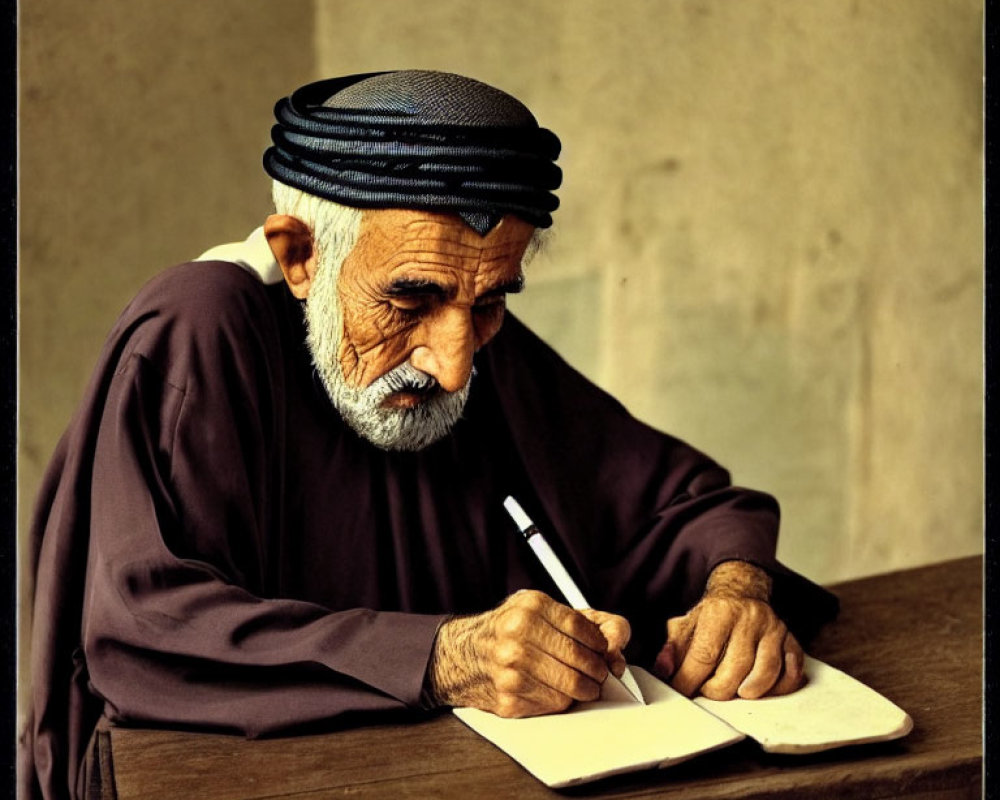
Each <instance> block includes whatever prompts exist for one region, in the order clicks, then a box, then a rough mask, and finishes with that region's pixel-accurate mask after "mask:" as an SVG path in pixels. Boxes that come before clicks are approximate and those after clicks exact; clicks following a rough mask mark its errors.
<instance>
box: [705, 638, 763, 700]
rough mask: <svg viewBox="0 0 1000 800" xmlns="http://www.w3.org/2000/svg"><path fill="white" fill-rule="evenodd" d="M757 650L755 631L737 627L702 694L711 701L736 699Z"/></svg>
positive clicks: (750, 668) (751, 666)
mask: <svg viewBox="0 0 1000 800" xmlns="http://www.w3.org/2000/svg"><path fill="white" fill-rule="evenodd" d="M779 647H780V644H779ZM757 649H758V643H757V638H756V635H755V633H754V632H753V630H752V629H748V628H746V627H739V626H738V627H736V628H735V629H734V630H733V631H732V632H731V633H730V635H729V639H728V641H726V642H725V645H724V648H723V652H722V657H721V658H720V659H719V662H718V664H717V665H716V667H715V672H714V673H713V674H712V676H711V677H710V678H709V679H708V680H706V681H705V682H704V683H703V684H702V685H701V687H700V688H701V693H702V694H703V695H705V697H707V698H709V699H710V700H731V699H732V698H733V697H735V696H736V690H737V689H738V688H739V686H740V684H741V683H743V681H744V679H745V678H746V677H747V675H748V674H749V673H750V672H751V671H752V670H753V666H754V660H755V658H756V655H757ZM779 663H780V662H779ZM775 678H777V675H775Z"/></svg>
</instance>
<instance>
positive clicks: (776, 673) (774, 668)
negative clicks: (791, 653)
mask: <svg viewBox="0 0 1000 800" xmlns="http://www.w3.org/2000/svg"><path fill="white" fill-rule="evenodd" d="M784 641H785V628H784V626H783V625H782V626H780V627H778V628H776V629H774V630H772V631H769V632H768V633H766V634H765V635H764V636H762V637H761V640H760V643H759V644H758V645H757V653H756V658H755V660H754V662H753V669H751V670H750V672H749V674H748V675H747V676H746V678H745V679H744V680H743V682H742V683H741V684H740V685H739V687H738V688H737V690H736V693H737V694H738V695H739V696H740V697H745V698H747V699H752V700H755V699H756V698H758V697H763V696H764V695H765V694H767V693H768V692H769V691H771V689H772V688H773V687H774V686H775V684H777V682H778V680H779V678H781V676H782V671H783V670H784V666H785V651H784V647H783V644H784Z"/></svg>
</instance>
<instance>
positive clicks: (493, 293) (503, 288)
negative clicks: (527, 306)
mask: <svg viewBox="0 0 1000 800" xmlns="http://www.w3.org/2000/svg"><path fill="white" fill-rule="evenodd" d="M523 290H524V276H523V275H518V276H517V277H516V278H511V280H509V281H505V282H504V283H501V284H499V285H497V286H493V287H491V288H489V289H487V290H486V291H485V292H483V293H482V294H481V295H479V297H478V298H476V299H477V300H482V299H483V298H487V297H497V296H499V295H504V294H517V293H518V292H521V291H523Z"/></svg>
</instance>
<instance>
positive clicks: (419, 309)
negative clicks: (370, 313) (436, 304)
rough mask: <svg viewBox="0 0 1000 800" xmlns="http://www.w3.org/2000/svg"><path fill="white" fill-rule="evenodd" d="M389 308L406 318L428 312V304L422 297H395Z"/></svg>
mask: <svg viewBox="0 0 1000 800" xmlns="http://www.w3.org/2000/svg"><path fill="white" fill-rule="evenodd" d="M389 306H390V308H392V310H393V311H398V312H399V313H400V314H403V315H404V316H417V315H420V314H423V313H424V312H425V311H426V310H427V307H428V302H427V299H426V298H422V297H394V298H393V299H392V300H390V301H389Z"/></svg>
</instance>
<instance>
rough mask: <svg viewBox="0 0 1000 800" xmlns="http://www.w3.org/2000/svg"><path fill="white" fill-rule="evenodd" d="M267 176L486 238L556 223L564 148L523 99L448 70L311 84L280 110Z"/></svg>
mask: <svg viewBox="0 0 1000 800" xmlns="http://www.w3.org/2000/svg"><path fill="white" fill-rule="evenodd" d="M274 115H275V117H276V118H277V120H278V124H277V125H275V126H274V127H273V128H272V129H271V138H272V140H273V141H274V146H273V147H270V148H268V150H267V152H265V153H264V169H265V170H266V171H267V173H268V175H270V176H271V177H272V178H275V179H276V180H278V181H281V182H282V183H285V184H288V185H290V186H295V187H297V188H299V189H301V190H302V191H304V192H308V193H309V194H313V195H318V196H319V197H325V198H326V199H328V200H333V201H335V202H338V203H341V204H343V205H348V206H355V207H357V208H414V209H422V210H428V211H451V212H455V213H457V214H459V215H461V216H462V218H463V219H464V220H465V221H466V222H468V223H469V225H471V226H472V227H473V228H474V229H475V230H476V231H477V232H478V233H480V234H481V235H485V234H486V233H487V232H488V231H490V230H491V229H492V228H493V227H494V226H495V225H496V224H497V223H498V222H499V221H500V219H501V218H502V217H503V216H504V215H505V214H515V215H517V216H519V217H521V218H522V219H524V220H526V221H527V222H530V223H531V224H532V225H535V226H536V227H539V228H547V227H549V226H550V225H551V224H552V216H551V212H552V211H554V210H555V209H556V207H557V206H558V205H559V200H558V199H557V198H556V196H555V195H554V194H552V190H553V189H555V188H557V187H558V186H559V184H560V183H561V181H562V172H561V170H560V169H559V167H557V166H556V165H555V164H554V163H553V162H554V161H555V159H556V157H557V156H558V155H559V149H560V145H559V139H558V138H557V137H556V135H555V134H554V133H552V132H551V131H549V130H546V129H544V128H540V127H539V125H538V122H537V121H536V120H535V118H534V117H533V116H532V114H531V112H530V111H528V109H527V108H526V107H525V106H524V105H523V104H522V103H521V102H520V101H518V100H516V99H515V98H513V97H511V96H510V95H508V94H505V93H504V92H501V91H500V90H499V89H494V88H493V87H492V86H488V85H486V84H485V83H480V82H479V81H475V80H472V79H471V78H464V77H462V76H461V75H453V74H451V73H446V72H426V71H418V70H407V71H400V72H375V73H367V74H363V75H349V76H347V77H343V78H333V79H330V80H324V81H318V82H316V83H310V84H307V85H306V86H303V87H302V88H300V89H298V90H296V91H295V92H294V93H293V94H292V95H291V96H290V97H286V98H284V99H282V100H279V101H278V104H277V105H276V106H275V108H274Z"/></svg>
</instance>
